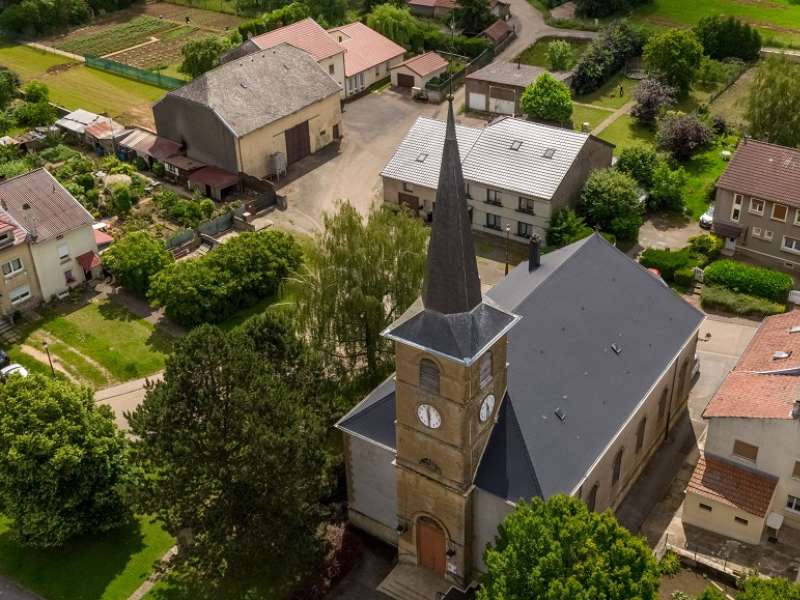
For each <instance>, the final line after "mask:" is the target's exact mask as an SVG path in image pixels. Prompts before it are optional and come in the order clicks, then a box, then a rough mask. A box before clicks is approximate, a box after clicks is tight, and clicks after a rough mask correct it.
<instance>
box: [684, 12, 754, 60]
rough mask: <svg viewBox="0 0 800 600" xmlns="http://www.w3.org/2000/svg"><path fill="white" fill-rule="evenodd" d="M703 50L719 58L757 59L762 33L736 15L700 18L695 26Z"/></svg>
mask: <svg viewBox="0 0 800 600" xmlns="http://www.w3.org/2000/svg"><path fill="white" fill-rule="evenodd" d="M694 33H695V35H696V36H697V39H698V40H700V43H701V44H702V46H703V51H704V52H705V53H706V54H707V55H708V56H710V57H711V58H715V59H717V60H722V59H723V58H730V57H734V58H739V59H741V60H748V61H749V60H756V59H757V58H758V54H759V52H760V51H761V34H760V33H759V32H758V30H757V29H756V28H755V27H751V26H750V25H748V24H747V23H745V22H743V21H740V20H739V19H737V18H735V17H722V16H719V15H714V16H711V17H704V18H702V19H700V21H699V22H698V23H697V26H696V27H695V28H694Z"/></svg>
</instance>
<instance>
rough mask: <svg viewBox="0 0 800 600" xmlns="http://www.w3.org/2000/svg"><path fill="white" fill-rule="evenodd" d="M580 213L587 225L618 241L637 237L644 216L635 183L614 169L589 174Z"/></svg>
mask: <svg viewBox="0 0 800 600" xmlns="http://www.w3.org/2000/svg"><path fill="white" fill-rule="evenodd" d="M580 210H581V212H582V214H583V215H584V216H585V217H586V221H587V222H588V223H589V225H591V226H596V227H599V228H600V229H602V230H603V231H608V232H609V233H612V234H614V236H615V237H616V238H617V239H620V240H635V239H636V238H637V237H638V235H639V228H640V227H641V226H642V222H643V215H644V207H643V206H642V204H641V202H639V191H638V189H637V187H636V182H635V181H634V180H633V179H632V178H631V177H630V176H629V175H626V174H625V173H623V172H621V171H618V170H616V169H604V170H598V171H593V172H592V174H591V175H590V176H589V178H588V179H587V180H586V184H585V185H584V187H583V192H582V193H581V204H580Z"/></svg>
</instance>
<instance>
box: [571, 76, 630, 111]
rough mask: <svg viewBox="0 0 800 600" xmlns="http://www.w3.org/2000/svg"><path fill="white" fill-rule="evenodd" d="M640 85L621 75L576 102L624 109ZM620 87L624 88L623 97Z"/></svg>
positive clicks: (578, 98)
mask: <svg viewBox="0 0 800 600" xmlns="http://www.w3.org/2000/svg"><path fill="white" fill-rule="evenodd" d="M638 85H639V82H638V81H637V80H636V79H630V78H629V77H625V75H623V74H622V73H619V74H617V75H615V76H614V77H612V78H611V79H609V80H608V81H607V82H606V83H605V84H604V85H603V86H602V87H601V88H600V89H598V90H596V91H594V92H592V93H591V94H586V95H585V96H578V97H577V98H575V100H577V101H578V102H583V103H584V104H594V105H596V106H604V107H605V108H613V109H617V108H622V107H623V106H625V104H627V103H628V102H630V101H631V99H632V94H633V92H634V90H636V88H637V87H638ZM620 86H622V95H620V93H619V88H620Z"/></svg>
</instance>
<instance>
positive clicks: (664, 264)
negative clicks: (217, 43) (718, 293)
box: [639, 248, 700, 283]
mask: <svg viewBox="0 0 800 600" xmlns="http://www.w3.org/2000/svg"><path fill="white" fill-rule="evenodd" d="M639 262H640V263H641V264H642V266H644V267H647V268H648V269H658V271H659V273H661V277H663V278H664V281H674V282H675V283H678V282H677V281H675V275H676V272H677V271H679V270H684V269H691V270H692V272H694V271H693V269H694V267H696V266H698V265H699V264H700V259H699V258H698V257H697V256H696V255H695V254H694V253H692V252H691V251H690V250H689V249H688V248H683V249H682V250H675V251H670V250H658V249H656V248H648V249H647V250H645V251H644V252H642V256H641V258H640V259H639Z"/></svg>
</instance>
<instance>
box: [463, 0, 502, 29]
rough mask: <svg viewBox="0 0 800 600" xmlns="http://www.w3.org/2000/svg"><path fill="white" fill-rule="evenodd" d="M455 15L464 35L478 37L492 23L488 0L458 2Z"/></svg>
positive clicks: (492, 18)
mask: <svg viewBox="0 0 800 600" xmlns="http://www.w3.org/2000/svg"><path fill="white" fill-rule="evenodd" d="M455 15H456V22H457V23H458V26H459V27H461V29H462V30H463V31H464V33H465V34H466V35H479V34H480V33H481V32H482V31H483V30H484V29H486V28H487V27H488V26H489V25H490V24H491V23H492V21H494V17H493V16H492V10H491V8H490V7H489V0H460V2H459V3H458V8H457V9H456V13H455Z"/></svg>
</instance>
